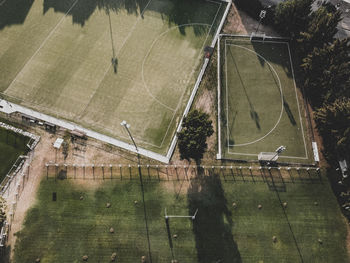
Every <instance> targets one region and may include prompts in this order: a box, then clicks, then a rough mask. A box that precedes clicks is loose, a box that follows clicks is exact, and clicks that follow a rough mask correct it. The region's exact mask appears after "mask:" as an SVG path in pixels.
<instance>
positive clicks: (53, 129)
mask: <svg viewBox="0 0 350 263" xmlns="http://www.w3.org/2000/svg"><path fill="white" fill-rule="evenodd" d="M44 127H45V130H47V131H48V132H52V133H55V132H56V128H57V126H56V125H55V124H53V123H50V122H47V121H45V122H44Z"/></svg>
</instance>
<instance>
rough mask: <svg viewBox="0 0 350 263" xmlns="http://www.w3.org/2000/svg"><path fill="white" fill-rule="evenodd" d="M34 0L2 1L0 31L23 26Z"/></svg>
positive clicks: (0, 1) (0, 4)
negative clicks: (7, 27) (5, 28)
mask: <svg viewBox="0 0 350 263" xmlns="http://www.w3.org/2000/svg"><path fill="white" fill-rule="evenodd" d="M33 2H34V0H0V30H2V29H3V28H4V27H6V26H11V25H17V24H23V22H24V21H25V19H26V17H27V15H28V13H29V10H30V8H31V7H32V5H33Z"/></svg>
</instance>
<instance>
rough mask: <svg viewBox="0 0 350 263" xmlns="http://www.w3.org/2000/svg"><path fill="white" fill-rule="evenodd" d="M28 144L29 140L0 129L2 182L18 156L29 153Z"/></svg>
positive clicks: (0, 180) (0, 176)
mask: <svg viewBox="0 0 350 263" xmlns="http://www.w3.org/2000/svg"><path fill="white" fill-rule="evenodd" d="M27 142H28V138H26V137H24V136H22V135H18V134H16V133H14V132H11V131H7V130H5V129H2V128H0V182H2V180H3V179H4V177H5V175H6V174H7V172H8V171H9V170H10V169H11V167H12V165H13V164H14V163H15V161H16V159H17V158H18V156H20V155H22V154H25V153H26V152H27V151H28V147H27V146H26V144H27Z"/></svg>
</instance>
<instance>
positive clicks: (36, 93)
mask: <svg viewBox="0 0 350 263" xmlns="http://www.w3.org/2000/svg"><path fill="white" fill-rule="evenodd" d="M225 7H226V3H224V2H221V1H206V0H203V1H196V0H191V1H185V0H181V1H175V0H149V1H144V0H131V1H119V0H108V1H97V0H89V1H82V0H66V1H51V0H35V1H33V0H30V1H27V0H4V3H3V4H2V6H0V14H1V15H0V17H1V18H0V68H2V70H1V72H0V92H1V93H3V95H4V96H5V97H6V98H8V99H9V100H11V101H13V102H16V103H19V104H21V105H24V106H27V107H29V108H33V109H35V110H38V111H40V112H44V113H47V114H49V115H52V116H57V117H59V118H63V119H66V120H70V121H74V122H77V123H78V124H81V125H83V126H84V127H86V128H91V129H93V130H95V131H98V132H101V133H103V134H107V135H110V136H112V137H115V138H117V139H121V140H125V141H127V142H129V139H128V136H127V134H126V133H125V131H124V130H123V128H122V127H121V125H120V122H121V121H122V120H127V121H128V123H130V124H131V127H132V128H131V129H132V132H133V135H134V137H135V138H136V140H137V143H138V144H139V145H140V146H143V147H145V148H147V149H149V150H152V151H156V152H159V153H165V152H166V150H167V149H168V146H169V142H170V140H171V138H172V136H173V134H174V132H175V127H176V125H177V123H178V121H179V116H180V115H181V114H182V112H183V109H184V106H185V105H186V102H187V99H188V97H189V94H190V91H191V89H192V87H193V85H194V82H195V80H196V77H197V72H198V70H199V65H200V64H201V61H202V57H203V51H202V50H203V47H204V46H205V45H208V44H210V42H211V40H212V39H213V36H214V35H215V32H216V29H217V26H218V24H219V22H220V20H221V18H222V14H223V12H224V9H225ZM16 17H18V19H16ZM19 18H21V19H19ZM112 58H115V59H116V60H115V61H116V63H115V66H113V65H112V62H111V61H112Z"/></svg>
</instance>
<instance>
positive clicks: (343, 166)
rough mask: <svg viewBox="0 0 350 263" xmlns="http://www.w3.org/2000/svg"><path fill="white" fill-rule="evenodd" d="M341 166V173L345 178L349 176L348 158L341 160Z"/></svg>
mask: <svg viewBox="0 0 350 263" xmlns="http://www.w3.org/2000/svg"><path fill="white" fill-rule="evenodd" d="M339 167H340V171H341V174H342V176H343V178H344V179H345V178H348V176H349V169H348V164H347V162H346V160H345V159H344V160H341V161H339Z"/></svg>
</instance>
